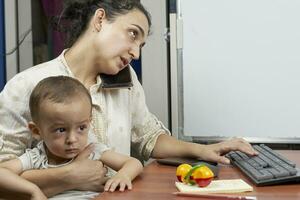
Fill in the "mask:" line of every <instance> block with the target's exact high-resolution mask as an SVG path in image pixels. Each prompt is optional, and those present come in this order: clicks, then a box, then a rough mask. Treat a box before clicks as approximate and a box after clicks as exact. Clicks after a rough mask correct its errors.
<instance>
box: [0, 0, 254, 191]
mask: <svg viewBox="0 0 300 200" xmlns="http://www.w3.org/2000/svg"><path fill="white" fill-rule="evenodd" d="M68 2H69V3H68V4H67V6H66V7H65V9H64V11H63V14H62V16H60V17H59V24H63V25H64V27H65V29H66V30H67V31H68V36H69V40H68V41H69V43H68V44H69V49H67V50H64V51H63V52H62V54H61V55H60V56H59V57H58V58H56V59H54V60H52V61H49V62H47V63H43V64H40V65H38V66H35V67H33V68H30V69H28V70H26V71H24V72H22V73H20V74H18V75H16V76H15V77H14V78H13V79H12V80H11V81H9V82H8V83H7V85H6V87H5V89H4V90H3V92H2V93H1V96H0V105H1V107H0V108H1V109H0V115H1V118H2V120H1V126H0V134H1V135H0V136H1V137H2V140H3V144H4V145H3V146H2V148H1V157H0V159H2V160H7V159H11V158H13V157H15V156H16V155H20V154H21V153H22V152H23V151H24V149H25V148H26V147H30V146H31V138H30V133H29V130H28V128H27V127H26V124H27V122H28V121H30V120H31V119H30V113H29V108H28V100H29V94H30V93H31V90H32V89H33V88H34V86H35V85H36V84H37V83H38V82H39V81H40V80H42V79H43V78H45V77H49V76H57V75H65V76H71V77H75V78H76V79H78V80H79V81H80V82H81V83H83V84H84V86H85V87H86V88H88V89H89V91H90V93H91V96H92V100H93V111H92V112H93V121H92V125H93V129H92V132H93V134H95V135H96V137H97V138H98V140H99V141H100V142H103V143H105V144H107V145H108V146H110V147H112V148H114V149H115V150H116V151H117V152H120V153H124V154H127V155H129V154H130V148H131V147H132V149H133V150H134V151H135V152H137V154H138V155H139V157H140V158H142V159H144V160H147V159H148V158H149V157H153V158H164V157H175V156H177V157H195V158H201V159H204V160H209V161H215V162H220V163H228V162H229V160H228V159H227V158H225V157H223V156H222V155H223V154H224V153H226V152H228V151H230V150H241V151H243V152H245V153H247V154H250V155H254V154H256V152H255V151H254V150H253V149H252V148H251V145H250V144H249V143H247V142H246V141H244V140H242V139H233V140H229V141H225V142H222V143H218V144H212V145H200V144H194V143H187V142H183V141H178V140H176V139H175V138H173V137H171V136H170V135H169V134H170V133H169V131H168V130H167V129H166V128H165V127H164V126H163V125H162V124H161V122H159V121H158V120H157V119H156V117H154V116H153V115H152V114H151V113H150V112H149V111H148V109H147V106H146V104H145V97H144V92H143V89H142V87H141V85H140V83H139V82H138V80H137V77H136V74H135V73H134V71H133V70H132V68H131V67H130V65H129V63H130V62H131V61H132V60H133V59H138V58H139V56H140V50H141V48H142V47H143V45H144V44H145V42H146V39H147V36H148V33H149V30H150V26H151V20H150V16H149V14H148V12H147V11H146V10H145V9H144V7H143V6H142V5H141V4H140V3H139V1H136V0H118V1H115V0H80V1H79V0H74V1H68ZM126 69H127V70H128V69H129V71H130V74H131V79H132V81H131V83H132V85H133V86H132V87H130V89H128V87H129V86H128V87H127V88H117V89H105V88H103V80H101V78H100V75H99V74H107V75H116V74H118V73H119V72H120V71H122V72H123V70H126ZM130 74H128V76H129V75H130ZM2 116H5V117H2ZM90 152H91V150H90V149H86V150H85V151H84V152H83V153H82V154H80V155H79V156H78V157H77V159H76V160H75V162H74V163H72V165H70V166H68V167H61V168H59V169H47V170H40V171H29V172H26V173H24V174H23V177H25V178H26V179H28V180H30V181H32V182H34V183H36V184H37V185H38V186H40V188H41V189H42V190H43V191H44V193H45V194H46V195H47V196H52V195H54V194H57V193H59V192H62V191H64V190H70V189H78V190H93V191H99V190H102V189H103V188H102V187H101V186H102V185H103V183H104V182H105V178H103V174H105V172H106V171H105V169H104V168H103V165H102V163H99V162H98V163H97V162H96V161H91V160H88V159H87V157H88V155H89V153H90ZM53 170H60V171H59V172H57V171H55V173H54V171H53ZM53 174H61V176H53ZM69 180H72V182H69ZM74 180H77V181H75V182H74Z"/></svg>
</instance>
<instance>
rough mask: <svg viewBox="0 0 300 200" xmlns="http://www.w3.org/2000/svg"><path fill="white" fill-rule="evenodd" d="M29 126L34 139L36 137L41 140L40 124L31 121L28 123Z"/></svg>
mask: <svg viewBox="0 0 300 200" xmlns="http://www.w3.org/2000/svg"><path fill="white" fill-rule="evenodd" d="M28 128H29V129H30V131H31V133H32V136H33V138H34V139H36V140H38V141H39V140H41V133H40V129H39V128H38V126H37V125H36V124H35V123H34V122H29V123H28Z"/></svg>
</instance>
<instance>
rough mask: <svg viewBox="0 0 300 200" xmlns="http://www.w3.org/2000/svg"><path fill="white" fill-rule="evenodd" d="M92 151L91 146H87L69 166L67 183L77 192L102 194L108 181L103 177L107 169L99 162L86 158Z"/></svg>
mask: <svg viewBox="0 0 300 200" xmlns="http://www.w3.org/2000/svg"><path fill="white" fill-rule="evenodd" d="M92 151H93V146H92V145H89V146H87V147H86V148H85V149H84V150H83V151H82V152H81V153H80V154H79V155H78V156H77V158H76V159H75V160H74V161H73V162H72V163H71V164H70V165H69V167H70V169H69V172H70V173H71V174H70V178H69V181H70V182H71V184H75V189H77V190H89V191H96V192H102V191H103V190H104V184H105V183H106V181H107V179H108V178H107V177H105V175H106V173H107V169H106V168H105V167H104V166H103V164H102V162H101V161H98V160H90V159H89V158H88V157H89V155H90V154H91V152H92Z"/></svg>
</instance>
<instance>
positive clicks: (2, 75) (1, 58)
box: [0, 0, 6, 91]
mask: <svg viewBox="0 0 300 200" xmlns="http://www.w3.org/2000/svg"><path fill="white" fill-rule="evenodd" d="M4 26H5V24H4V0H0V91H1V90H2V89H3V87H4V85H5V82H6V70H5V29H4Z"/></svg>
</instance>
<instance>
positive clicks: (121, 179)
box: [104, 174, 132, 192]
mask: <svg viewBox="0 0 300 200" xmlns="http://www.w3.org/2000/svg"><path fill="white" fill-rule="evenodd" d="M118 186H119V191H121V192H123V191H124V190H125V189H126V187H127V189H128V190H131V189H132V184H131V179H130V178H129V177H128V176H126V175H121V174H116V175H115V176H113V177H112V178H111V179H109V180H108V181H107V182H106V184H105V186H104V191H109V192H113V191H115V190H116V188H117V187H118Z"/></svg>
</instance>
